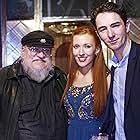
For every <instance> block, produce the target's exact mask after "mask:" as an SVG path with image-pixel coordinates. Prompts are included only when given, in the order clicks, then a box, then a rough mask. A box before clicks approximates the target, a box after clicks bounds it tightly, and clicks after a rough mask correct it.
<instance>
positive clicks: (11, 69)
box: [0, 61, 67, 140]
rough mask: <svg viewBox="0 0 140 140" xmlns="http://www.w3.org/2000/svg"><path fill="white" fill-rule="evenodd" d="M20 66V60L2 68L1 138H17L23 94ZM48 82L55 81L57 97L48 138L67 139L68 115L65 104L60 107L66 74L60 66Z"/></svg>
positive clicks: (0, 99)
mask: <svg viewBox="0 0 140 140" xmlns="http://www.w3.org/2000/svg"><path fill="white" fill-rule="evenodd" d="M20 67H21V64H20V61H18V62H16V63H14V64H13V65H11V66H7V67H5V68H2V69H0V140H16V139H15V138H14V136H15V130H16V127H17V122H18V117H19V110H20V102H21V94H22V87H21V81H20V78H19V75H18V72H19V68H20ZM48 83H54V87H53V91H52V93H53V94H54V95H55V96H56V98H55V99H54V101H53V103H54V108H53V109H52V108H50V112H48V114H49V116H48V122H51V120H50V119H51V118H54V119H55V121H54V122H52V124H50V125H49V126H48V132H47V133H48V137H47V138H46V140H66V135H67V116H66V113H65V110H64V108H63V106H62V107H61V108H60V100H61V97H62V94H63V90H64V87H65V84H66V76H65V74H64V73H63V72H62V71H61V70H60V69H59V68H57V67H54V75H53V77H52V78H51V79H50V81H49V82H48ZM49 85H50V84H49ZM46 86H47V84H46ZM52 98H53V97H52ZM52 112H53V113H52ZM18 140H19V139H18Z"/></svg>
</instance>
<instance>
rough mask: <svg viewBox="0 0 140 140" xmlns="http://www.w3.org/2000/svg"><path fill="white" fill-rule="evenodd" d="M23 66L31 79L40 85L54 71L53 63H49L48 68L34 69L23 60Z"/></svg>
mask: <svg viewBox="0 0 140 140" xmlns="http://www.w3.org/2000/svg"><path fill="white" fill-rule="evenodd" d="M22 66H23V69H24V71H25V72H26V73H27V74H28V75H29V76H30V78H31V79H32V80H34V81H36V82H38V83H41V82H42V81H43V80H44V79H45V78H46V77H47V76H48V74H49V72H50V71H51V70H52V69H53V65H52V63H51V62H49V63H48V65H47V66H46V67H43V68H39V69H34V68H32V67H31V66H30V64H29V63H28V62H26V61H24V60H23V61H22Z"/></svg>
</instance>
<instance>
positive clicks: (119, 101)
mask: <svg viewBox="0 0 140 140" xmlns="http://www.w3.org/2000/svg"><path fill="white" fill-rule="evenodd" d="M91 22H92V23H93V24H94V25H95V27H96V29H97V33H98V35H99V36H100V38H101V40H102V41H103V42H104V43H105V44H106V45H107V46H108V48H110V49H111V50H112V51H113V52H114V57H113V59H112V65H113V66H112V82H111V86H110V93H109V97H108V104H107V111H106V113H107V116H108V117H107V118H106V121H105V124H104V128H103V131H104V132H105V131H106V132H107V133H109V134H110V133H111V134H110V135H111V136H112V139H115V140H137V139H139V138H140V131H139V126H140V109H139V107H140V45H139V44H137V43H135V42H134V41H132V40H130V38H129V35H128V33H129V26H130V23H129V21H128V20H127V16H126V12H125V11H124V9H122V7H120V6H119V5H117V4H115V3H113V2H107V3H105V4H102V5H100V6H99V7H98V8H96V10H95V11H94V10H92V12H91ZM113 108H114V109H113ZM108 128H109V129H108ZM113 135H114V137H113Z"/></svg>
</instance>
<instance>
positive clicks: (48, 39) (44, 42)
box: [21, 30, 54, 48]
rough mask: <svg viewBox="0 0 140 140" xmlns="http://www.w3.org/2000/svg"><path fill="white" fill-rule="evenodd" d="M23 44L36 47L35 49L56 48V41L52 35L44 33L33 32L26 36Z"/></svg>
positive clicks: (22, 41)
mask: <svg viewBox="0 0 140 140" xmlns="http://www.w3.org/2000/svg"><path fill="white" fill-rule="evenodd" d="M21 44H22V45H23V46H25V45H28V46H29V47H30V46H35V47H42V48H44V47H46V48H53V47H54V39H53V37H52V36H51V35H49V34H48V33H47V32H44V31H40V30H37V31H33V32H30V33H28V34H27V35H25V36H24V37H23V38H22V39H21Z"/></svg>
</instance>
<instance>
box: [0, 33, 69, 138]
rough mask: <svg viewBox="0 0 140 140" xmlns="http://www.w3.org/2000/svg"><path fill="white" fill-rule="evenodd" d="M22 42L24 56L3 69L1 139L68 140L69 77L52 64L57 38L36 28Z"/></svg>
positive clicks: (0, 89)
mask: <svg viewBox="0 0 140 140" xmlns="http://www.w3.org/2000/svg"><path fill="white" fill-rule="evenodd" d="M21 43H22V45H23V46H22V51H21V59H19V60H18V61H17V62H15V63H14V64H13V65H11V66H7V67H5V68H2V69H0V140H66V132H67V117H66V113H65V111H64V108H63V106H60V100H61V96H62V94H63V89H64V87H65V84H66V77H65V74H64V73H63V72H62V71H61V70H60V69H59V68H57V67H55V66H53V65H52V59H51V56H52V55H51V50H52V48H53V47H54V39H53V37H52V36H50V35H49V34H48V33H46V32H43V31H33V32H30V33H29V34H27V35H25V36H24V37H23V38H22V40H21Z"/></svg>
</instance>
